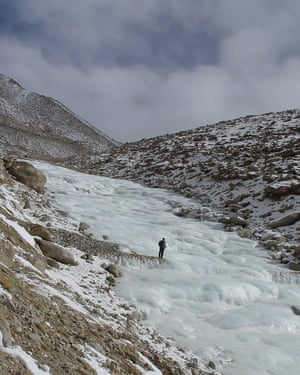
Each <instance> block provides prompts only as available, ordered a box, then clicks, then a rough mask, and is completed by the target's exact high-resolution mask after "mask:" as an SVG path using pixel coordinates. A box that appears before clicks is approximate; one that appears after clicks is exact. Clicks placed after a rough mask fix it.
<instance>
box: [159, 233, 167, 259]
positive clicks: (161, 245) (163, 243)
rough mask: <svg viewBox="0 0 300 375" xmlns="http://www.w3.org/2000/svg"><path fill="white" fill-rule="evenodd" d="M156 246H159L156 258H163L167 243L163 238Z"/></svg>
mask: <svg viewBox="0 0 300 375" xmlns="http://www.w3.org/2000/svg"><path fill="white" fill-rule="evenodd" d="M158 246H159V252H158V257H159V258H163V256H164V251H165V248H166V247H167V243H166V240H165V238H164V237H163V238H162V239H161V240H160V241H159V242H158Z"/></svg>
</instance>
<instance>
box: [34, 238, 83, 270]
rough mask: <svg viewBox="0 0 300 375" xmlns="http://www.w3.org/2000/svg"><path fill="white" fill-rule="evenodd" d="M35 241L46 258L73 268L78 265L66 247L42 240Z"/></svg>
mask: <svg viewBox="0 0 300 375" xmlns="http://www.w3.org/2000/svg"><path fill="white" fill-rule="evenodd" d="M35 241H36V242H37V244H38V245H39V247H40V249H41V250H42V252H43V254H44V255H45V256H46V257H48V258H52V259H54V260H56V261H58V262H60V263H64V264H69V265H71V266H76V265H77V264H78V263H77V262H76V261H75V259H74V257H73V255H72V254H71V253H70V252H69V251H68V250H67V249H65V248H64V247H62V246H60V245H57V244H55V243H53V242H49V241H45V240H43V239H40V238H36V239H35Z"/></svg>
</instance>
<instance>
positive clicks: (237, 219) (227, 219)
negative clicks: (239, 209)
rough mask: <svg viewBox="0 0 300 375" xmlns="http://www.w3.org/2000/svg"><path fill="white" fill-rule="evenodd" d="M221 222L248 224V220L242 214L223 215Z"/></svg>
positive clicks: (244, 225) (243, 225)
mask: <svg viewBox="0 0 300 375" xmlns="http://www.w3.org/2000/svg"><path fill="white" fill-rule="evenodd" d="M219 222H221V223H222V224H227V225H240V226H242V227H246V226H247V221H246V220H245V219H243V218H242V217H240V216H229V217H228V216H223V217H221V218H220V219H219Z"/></svg>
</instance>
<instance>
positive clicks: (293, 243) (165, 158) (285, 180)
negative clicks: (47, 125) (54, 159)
mask: <svg viewBox="0 0 300 375" xmlns="http://www.w3.org/2000/svg"><path fill="white" fill-rule="evenodd" d="M299 128H300V111H299V110H297V109H296V110H290V111H284V112H278V113H267V114H263V115H258V116H247V117H243V118H238V119H235V120H230V121H222V122H220V123H217V124H214V125H207V126H201V127H199V128H196V129H191V130H185V131H181V132H178V133H175V134H168V135H165V136H160V137H156V138H151V139H142V140H140V141H138V142H133V143H126V144H124V145H122V146H120V147H118V148H115V149H111V150H110V151H109V152H106V153H105V154H102V155H101V154H99V155H98V157H96V156H95V155H93V157H91V158H89V157H88V156H86V157H84V158H82V157H78V158H75V159H72V160H69V161H68V162H67V163H66V164H67V165H69V166H75V165H77V166H79V167H80V168H82V169H85V170H87V171H88V172H89V173H94V174H101V175H104V176H108V177H117V178H124V179H128V180H132V181H135V182H139V183H141V184H144V185H147V186H150V187H159V188H166V189H170V190H173V191H175V192H178V193H180V194H183V195H185V196H187V197H190V198H193V199H195V200H196V201H197V202H198V203H199V208H201V207H203V206H205V207H209V209H210V211H211V214H210V215H209V214H206V215H199V216H198V217H199V220H213V221H219V222H221V223H223V224H224V229H225V230H229V231H232V230H237V231H238V232H239V233H240V234H242V235H243V236H249V238H252V239H255V240H257V241H259V242H260V243H261V245H263V246H264V245H267V246H266V247H267V248H269V249H270V246H269V245H268V244H266V243H264V241H262V237H263V236H262V234H263V232H265V231H268V228H273V230H274V231H276V232H277V233H279V234H280V235H281V238H282V239H284V241H280V244H279V243H278V244H277V245H276V246H272V249H273V248H274V250H276V251H277V250H281V251H283V252H284V253H288V254H290V252H294V258H295V261H296V262H298V261H300V259H299V256H298V253H297V252H296V251H295V249H296V247H297V245H298V241H299V221H298V219H297V217H298V216H297V214H296V213H297V212H299V210H300V201H299V184H300V175H299V172H300V168H299V159H300V156H299V151H300V148H299V145H300V142H299V137H300V135H299ZM194 212H195V211H194ZM174 214H176V215H180V216H185V215H188V213H187V212H186V210H185V209H181V208H176V209H175V210H174ZM282 224H283V225H282Z"/></svg>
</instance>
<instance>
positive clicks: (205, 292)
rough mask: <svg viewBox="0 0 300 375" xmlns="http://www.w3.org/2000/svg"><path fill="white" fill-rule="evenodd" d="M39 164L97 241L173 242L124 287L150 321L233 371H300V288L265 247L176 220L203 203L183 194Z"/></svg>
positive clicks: (128, 247) (246, 374)
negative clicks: (184, 209)
mask: <svg viewBox="0 0 300 375" xmlns="http://www.w3.org/2000/svg"><path fill="white" fill-rule="evenodd" d="M34 164H35V165H37V166H38V167H39V169H41V170H43V171H44V173H45V174H46V175H47V179H48V182H47V187H48V190H49V192H51V193H53V194H54V196H55V199H56V201H57V202H58V204H59V206H60V207H61V209H63V210H65V211H67V212H69V214H70V216H71V217H72V218H74V219H76V220H77V221H78V222H81V221H82V222H86V223H88V224H89V225H90V227H91V231H92V232H93V233H94V235H95V236H96V237H98V238H100V239H101V238H102V236H103V235H107V236H108V237H109V239H110V240H112V241H114V242H118V243H120V244H121V246H122V249H123V250H124V251H136V252H138V253H142V254H147V255H155V256H156V255H157V254H158V245H157V242H158V241H159V239H160V238H161V237H165V238H166V240H167V243H168V247H167V249H166V252H165V261H164V262H163V263H162V264H161V265H160V266H158V267H152V268H151V267H149V268H147V267H144V268H139V267H138V266H135V267H132V268H131V269H130V270H128V272H126V276H125V277H124V278H123V279H122V280H121V283H120V284H119V286H118V288H117V293H118V294H119V295H121V296H122V297H124V298H125V299H126V300H128V301H130V302H133V303H135V304H136V305H137V306H139V307H141V308H142V309H143V310H144V311H145V312H146V313H147V316H148V323H149V324H151V325H152V326H154V327H156V328H157V330H158V331H160V332H161V333H163V334H164V335H167V336H172V337H174V338H175V339H176V340H177V341H178V342H179V343H181V344H183V345H185V346H188V347H189V348H191V349H192V350H193V351H194V352H196V353H197V354H199V356H200V357H203V358H205V360H209V359H211V360H212V361H214V362H215V364H217V365H218V369H221V370H222V372H223V373H224V374H228V375H229V374H230V375H254V374H255V375H267V374H274V375H275V374H276V375H283V374H288V375H298V374H299V373H300V355H299V348H300V316H296V315H294V314H293V313H292V311H291V309H290V306H291V305H297V306H299V307H300V284H297V280H296V279H293V277H290V274H289V271H288V270H287V269H285V268H281V266H280V265H278V264H273V263H272V262H271V261H270V259H268V256H267V252H266V251H264V250H262V249H260V248H258V247H257V246H256V243H255V242H253V241H250V240H246V239H241V238H239V237H238V236H237V235H236V234H234V233H227V232H224V231H222V228H221V226H220V225H219V224H217V223H208V222H199V221H197V220H194V219H186V218H179V217H177V216H175V215H174V213H173V210H174V206H175V204H182V205H184V206H192V205H195V203H194V202H192V201H191V200H188V199H186V198H183V197H180V196H178V195H176V194H172V193H170V192H167V191H164V190H160V189H150V188H145V187H142V186H140V185H138V184H134V183H131V182H127V181H122V180H115V179H109V178H105V177H99V176H92V175H86V174H81V173H78V172H74V171H71V170H66V169H63V168H58V167H53V166H50V165H48V164H43V163H34ZM280 271H282V272H283V275H285V276H283V277H279V276H278V275H279V274H280V273H279V272H280ZM219 366H222V367H219Z"/></svg>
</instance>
